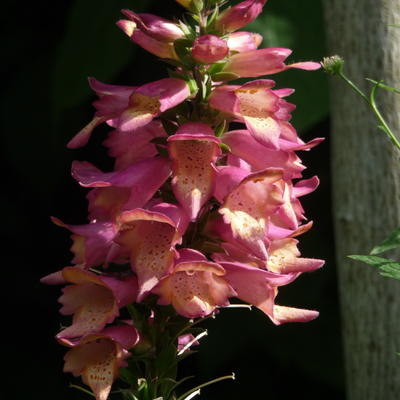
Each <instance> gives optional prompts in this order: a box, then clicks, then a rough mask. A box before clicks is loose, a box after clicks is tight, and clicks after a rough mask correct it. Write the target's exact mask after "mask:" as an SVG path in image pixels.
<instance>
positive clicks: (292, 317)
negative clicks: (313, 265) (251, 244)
mask: <svg viewBox="0 0 400 400" xmlns="http://www.w3.org/2000/svg"><path fill="white" fill-rule="evenodd" d="M220 264H221V265H222V266H223V268H224V269H225V270H226V276H225V279H226V280H227V282H229V284H230V285H231V286H232V287H233V289H234V290H235V291H236V292H237V297H238V298H239V299H241V300H243V301H246V302H248V303H250V304H253V305H254V306H256V307H257V308H259V309H260V310H261V311H263V312H264V313H265V314H266V315H267V316H268V317H269V318H270V319H271V321H272V322H273V323H274V324H275V325H280V324H283V323H286V322H308V321H311V320H313V319H315V318H317V317H318V315H319V313H318V311H314V310H304V309H299V308H292V307H284V306H278V305H276V304H274V301H275V297H276V295H277V293H278V290H277V287H278V286H282V285H286V284H288V283H290V282H292V281H293V280H294V279H296V277H297V276H298V274H283V275H280V274H273V273H271V272H269V271H265V270H261V269H258V268H254V267H251V266H249V265H246V264H241V263H230V262H222V261H221V262H220Z"/></svg>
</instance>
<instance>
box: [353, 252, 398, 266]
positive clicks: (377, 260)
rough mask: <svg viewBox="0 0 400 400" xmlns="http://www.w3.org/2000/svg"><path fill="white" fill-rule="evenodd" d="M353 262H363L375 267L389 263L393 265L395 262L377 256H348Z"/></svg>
mask: <svg viewBox="0 0 400 400" xmlns="http://www.w3.org/2000/svg"><path fill="white" fill-rule="evenodd" d="M347 257H349V258H351V259H353V260H357V261H362V262H364V263H366V264H368V265H373V266H374V267H380V266H382V265H384V264H387V263H393V262H395V261H394V260H390V259H388V258H383V257H377V256H366V255H350V256H347Z"/></svg>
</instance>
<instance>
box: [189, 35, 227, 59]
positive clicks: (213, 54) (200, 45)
mask: <svg viewBox="0 0 400 400" xmlns="http://www.w3.org/2000/svg"><path fill="white" fill-rule="evenodd" d="M228 52H229V48H228V44H227V42H226V41H225V40H223V39H221V38H219V37H218V36H215V35H203V36H200V37H198V38H197V39H196V40H195V41H194V43H193V48H192V57H193V58H194V59H195V60H196V61H198V62H201V63H203V64H211V63H214V62H217V61H219V60H222V59H223V58H225V57H226V56H227V55H228Z"/></svg>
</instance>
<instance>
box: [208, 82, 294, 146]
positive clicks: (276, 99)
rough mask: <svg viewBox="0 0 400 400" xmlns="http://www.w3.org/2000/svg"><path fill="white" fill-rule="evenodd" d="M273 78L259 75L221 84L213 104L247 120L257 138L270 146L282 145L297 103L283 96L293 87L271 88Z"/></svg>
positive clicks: (215, 93) (248, 127) (212, 97)
mask: <svg viewBox="0 0 400 400" xmlns="http://www.w3.org/2000/svg"><path fill="white" fill-rule="evenodd" d="M274 85H275V82H274V81H271V80H266V79H260V80H257V81H253V82H248V83H245V84H244V85H242V86H232V85H228V86H221V87H218V88H217V89H215V90H214V92H213V94H212V95H211V97H210V105H211V106H212V107H213V108H216V109H218V110H220V111H223V112H225V113H230V114H232V115H234V116H235V117H236V118H238V119H239V120H240V121H243V122H244V123H245V124H246V127H247V130H248V131H249V132H250V133H251V135H252V136H253V137H254V139H255V140H257V141H258V142H259V143H261V144H263V145H264V146H265V147H267V148H269V149H274V150H278V149H279V148H280V142H279V139H280V136H281V135H283V132H284V130H285V129H287V128H286V125H284V124H283V123H286V122H287V121H288V120H289V119H290V118H291V115H290V113H291V111H292V110H293V109H294V108H295V106H294V105H292V104H290V103H288V102H286V101H285V100H283V99H282V96H283V95H287V94H288V93H291V91H290V90H289V91H286V92H282V90H281V91H274V90H271V89H272V87H273V86H274Z"/></svg>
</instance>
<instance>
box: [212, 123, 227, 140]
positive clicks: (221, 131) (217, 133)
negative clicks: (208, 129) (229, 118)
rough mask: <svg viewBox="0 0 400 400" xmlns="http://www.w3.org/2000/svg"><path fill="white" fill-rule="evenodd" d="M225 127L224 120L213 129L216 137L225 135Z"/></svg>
mask: <svg viewBox="0 0 400 400" xmlns="http://www.w3.org/2000/svg"><path fill="white" fill-rule="evenodd" d="M226 125H227V124H226V119H224V120H223V121H222V122H221V123H220V124H218V125H217V127H216V128H215V136H216V137H221V136H222V135H223V134H224V133H225V129H226Z"/></svg>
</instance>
